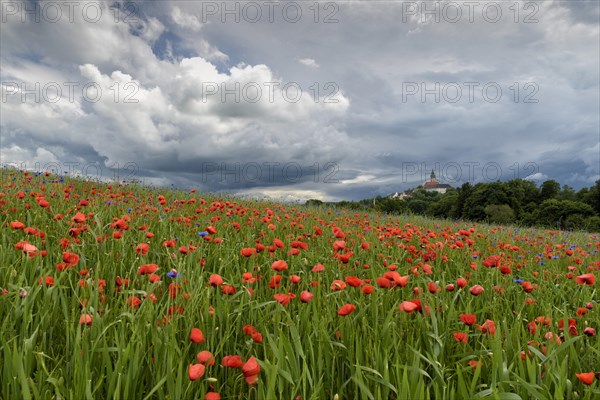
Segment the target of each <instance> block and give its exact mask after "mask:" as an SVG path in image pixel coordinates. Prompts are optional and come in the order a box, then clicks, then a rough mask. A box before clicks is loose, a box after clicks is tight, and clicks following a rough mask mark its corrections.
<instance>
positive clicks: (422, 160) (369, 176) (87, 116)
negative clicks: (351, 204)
mask: <svg viewBox="0 0 600 400" xmlns="http://www.w3.org/2000/svg"><path fill="white" fill-rule="evenodd" d="M208 3H210V2H178V1H173V2H166V1H155V2H135V3H129V4H133V6H131V5H129V6H126V5H125V3H117V4H118V6H117V8H118V7H120V8H119V9H120V10H121V11H123V10H126V9H125V8H124V7H129V9H127V10H128V14H127V15H128V16H129V17H130V18H129V19H131V20H127V21H124V20H123V18H121V19H119V20H118V21H115V18H112V17H114V13H113V14H110V16H111V18H103V19H101V20H99V21H97V22H95V23H89V22H86V21H85V20H83V19H81V18H79V19H77V18H76V19H75V21H72V22H71V21H66V20H65V19H63V20H61V21H58V22H57V23H44V22H43V21H42V22H41V23H30V22H29V23H22V22H21V21H20V19H18V20H17V19H15V18H13V16H11V15H7V16H6V21H3V26H2V39H1V40H2V52H1V53H0V58H1V61H2V71H1V75H2V82H3V104H2V106H3V107H2V108H3V110H2V113H1V115H0V117H1V118H0V119H1V121H0V126H1V139H2V142H1V148H0V150H1V152H2V159H3V162H5V161H7V160H9V161H10V160H13V161H19V160H20V161H24V160H27V161H28V162H30V163H31V162H36V160H37V161H39V162H46V163H49V162H62V163H67V162H71V161H73V162H80V163H86V162H87V163H94V164H98V165H100V166H101V167H102V168H103V171H106V172H105V175H106V176H109V175H110V176H120V177H121V176H123V174H124V175H125V176H126V177H132V176H134V175H135V177H136V178H139V179H140V180H142V181H144V182H146V183H150V184H156V185H167V186H169V185H171V184H173V185H176V186H181V187H198V188H201V189H203V190H211V191H227V192H236V193H241V194H251V195H256V196H260V195H268V196H273V197H277V198H280V199H284V200H297V199H301V198H309V197H318V198H323V199H324V200H333V199H343V198H349V199H360V198H364V197H370V196H374V195H378V194H382V195H383V194H388V193H391V192H395V191H399V190H404V189H407V188H410V187H414V186H416V185H418V184H421V183H423V181H424V180H425V179H427V178H428V175H429V173H430V171H431V169H432V168H434V169H436V171H437V173H438V176H439V177H440V178H441V179H442V180H443V181H446V182H447V183H450V184H452V185H453V186H458V185H460V184H462V182H465V181H470V182H472V183H476V182H481V181H486V180H488V181H489V180H495V179H510V178H513V177H520V178H524V177H526V176H528V175H534V176H535V177H538V178H540V179H546V178H547V179H556V180H559V181H560V182H561V183H565V184H569V185H571V186H574V187H576V188H578V187H582V186H589V185H591V184H593V182H594V180H596V179H598V178H600V144H599V142H600V120H599V112H598V109H599V107H600V104H599V92H600V90H599V71H598V68H599V58H600V55H599V47H600V46H599V35H600V29H599V24H598V15H599V13H598V10H599V6H598V3H597V2H592V1H583V2H564V1H544V2H541V1H540V2H520V3H518V7H517V8H518V10H519V13H518V15H515V14H514V7H513V9H509V8H508V5H511V4H513V3H512V2H510V4H509V3H506V4H504V3H500V2H495V3H498V4H503V6H502V7H503V8H502V19H501V20H499V21H497V22H490V16H492V14H488V15H483V14H482V12H481V8H483V3H482V4H481V5H480V7H479V8H477V9H476V11H475V14H474V20H473V21H472V22H471V21H469V20H468V18H467V16H468V13H467V9H466V8H464V6H463V9H462V11H463V17H462V18H461V19H460V20H459V21H457V22H448V21H447V20H446V19H447V16H445V15H443V14H440V15H433V16H432V15H425V14H423V13H420V12H416V13H413V12H409V10H413V11H414V10H419V7H422V4H423V3H421V2H356V1H353V2H335V3H331V4H333V5H332V6H328V7H331V8H328V9H325V4H324V3H319V7H321V8H320V9H319V14H318V16H317V17H318V18H317V17H315V15H314V7H313V9H311V8H309V5H308V4H302V5H301V8H302V13H303V14H302V18H300V19H299V20H298V21H297V22H295V23H291V22H290V21H288V20H286V19H285V18H284V17H283V16H282V14H277V13H276V14H275V19H274V21H273V22H270V21H269V20H268V19H267V18H266V15H267V14H263V18H261V19H259V20H258V21H256V22H249V21H247V15H246V16H244V15H240V16H239V17H241V18H240V21H239V22H237V23H236V22H235V21H233V20H232V16H231V15H230V16H229V17H228V18H226V19H227V21H226V22H222V20H221V19H222V17H223V16H222V15H220V14H219V13H217V14H215V15H207V9H206V7H207V4H208ZM222 3H223V2H214V3H210V4H208V5H212V6H215V5H216V6H217V7H218V8H220V7H221V5H222ZM230 3H233V2H230ZM119 4H120V5H119ZM247 4H249V3H248V2H242V3H239V4H238V5H239V7H241V8H240V10H241V9H243V7H244V5H247ZM259 4H260V3H259ZM299 4H300V3H299ZM311 4H312V3H311ZM327 4H329V3H327ZM447 4H448V2H428V5H427V7H429V8H430V9H431V7H433V6H437V7H439V9H440V10H442V9H443V7H447ZM457 4H459V5H460V4H462V3H460V2H458V3H457ZM507 4H508V5H507ZM531 4H533V6H532V5H531ZM108 5H112V6H113V7H115V5H113V4H112V3H111V4H108V3H107V6H108ZM230 6H231V5H230ZM231 7H233V6H231ZM407 7H408V8H407ZM410 7H417V8H416V9H415V8H413V9H411V8H410ZM218 11H219V12H220V11H222V10H218ZM264 11H265V10H263V12H264ZM279 12H280V10H279ZM121 16H123V13H122V14H121ZM325 16H329V17H330V18H329V19H330V20H329V21H328V22H329V23H325V21H324V19H325ZM18 17H20V16H18ZM526 17H530V18H529V20H528V22H525V20H526ZM315 18H317V19H318V22H315ZM436 18H438V19H439V21H437V22H436ZM515 19H516V20H517V21H516V22H515ZM70 81H76V82H79V83H82V84H83V83H85V82H89V81H94V82H98V83H99V84H101V85H102V87H104V88H105V91H104V96H103V97H102V99H100V100H99V101H97V102H86V101H81V99H80V97H81V96H78V98H77V99H76V100H75V101H65V100H64V99H61V101H58V102H55V103H50V102H47V101H43V100H42V101H39V102H32V101H30V100H28V99H30V98H31V97H29V98H26V99H25V101H22V99H23V95H22V94H21V93H19V92H15V91H14V87H12V86H10V85H9V86H7V82H9V83H10V82H26V83H27V85H28V86H27V88H28V89H31V88H32V87H34V86H33V85H34V84H35V83H36V82H38V83H40V84H41V85H42V87H43V85H44V84H47V83H48V82H55V83H56V82H58V83H59V84H61V83H64V82H70ZM273 82H275V83H277V85H278V88H279V89H281V87H282V86H284V85H286V84H294V85H297V87H300V88H301V94H302V98H301V100H300V101H298V102H291V101H289V100H287V99H285V98H283V97H284V96H282V93H283V92H282V91H281V90H280V91H279V92H275V93H274V94H275V95H276V96H275V97H276V98H275V99H274V100H273V101H268V100H266V96H267V92H263V97H262V98H261V100H260V101H258V102H253V101H248V99H247V98H244V97H243V96H242V98H241V99H239V101H237V100H238V99H236V97H235V95H229V96H228V97H227V96H226V97H225V99H223V98H222V97H220V95H219V94H217V95H214V96H212V97H210V98H209V99H208V100H207V98H206V96H205V94H206V89H207V87H206V85H207V84H215V85H217V86H219V85H221V84H224V85H226V86H227V85H229V86H227V87H229V88H231V87H232V86H231V85H235V84H236V83H239V84H241V87H245V86H244V85H255V84H256V85H258V86H260V87H261V88H262V89H263V90H264V89H265V85H267V86H268V85H269V84H271V83H273ZM474 84H475V85H476V86H469V85H474ZM125 85H134V86H133V87H134V88H135V96H134V97H135V100H138V102H137V103H125V102H123V96H124V95H126V94H128V93H129V92H127V91H124V88H125ZM486 85H487V86H486ZM488 86H489V88H488V89H489V92H484V91H483V89H484V88H486V87H488ZM129 87H130V88H131V87H132V86H129ZM219 87H220V86H219ZM110 88H113V89H112V90H111V89H110ZM114 88H119V90H120V92H119V98H118V100H119V101H116V100H117V99H116V97H115V96H116V93H115V89H114ZM457 88H459V90H460V96H459V97H458V98H456V95H457V93H458V92H456V90H457ZM470 88H474V90H473V93H471V92H470ZM498 88H499V89H500V90H501V96H500V97H499V98H497V99H496V98H494V91H495V90H497V89H498ZM415 90H416V92H415ZM238 94H239V93H238ZM246 94H247V93H246ZM79 95H81V93H79ZM471 95H473V96H474V97H473V98H471V97H470V96H471ZM277 96H278V97H277ZM486 96H488V97H486ZM490 96H491V98H490ZM63 97H64V96H63ZM329 100H335V102H328V101H329ZM529 100H534V101H529ZM275 163H278V165H277V164H275ZM332 165H333V167H332ZM124 166H127V168H123V167H124ZM132 166H133V169H131V168H129V167H132ZM286 167H287V168H288V169H287V170H286V169H285V168H286ZM296 170H297V171H300V172H299V173H298V172H295V171H296ZM317 170H318V171H317ZM284 171H286V172H284Z"/></svg>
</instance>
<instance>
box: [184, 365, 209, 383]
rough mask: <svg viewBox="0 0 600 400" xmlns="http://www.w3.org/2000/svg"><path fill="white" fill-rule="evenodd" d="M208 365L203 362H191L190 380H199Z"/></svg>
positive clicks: (189, 369)
mask: <svg viewBox="0 0 600 400" xmlns="http://www.w3.org/2000/svg"><path fill="white" fill-rule="evenodd" d="M205 369H206V367H205V366H204V365H202V364H190V366H189V368H188V377H189V378H190V381H195V380H198V379H200V378H201V377H202V375H204V370H205Z"/></svg>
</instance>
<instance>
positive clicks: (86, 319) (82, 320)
mask: <svg viewBox="0 0 600 400" xmlns="http://www.w3.org/2000/svg"><path fill="white" fill-rule="evenodd" d="M79 325H88V326H90V325H92V316H91V315H90V314H82V315H81V317H79Z"/></svg>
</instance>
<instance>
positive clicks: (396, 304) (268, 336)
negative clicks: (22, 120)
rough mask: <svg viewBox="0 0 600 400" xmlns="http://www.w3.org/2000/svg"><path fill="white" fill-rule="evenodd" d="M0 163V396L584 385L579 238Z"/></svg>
mask: <svg viewBox="0 0 600 400" xmlns="http://www.w3.org/2000/svg"><path fill="white" fill-rule="evenodd" d="M2 174H3V177H2V187H1V189H0V207H1V208H0V210H1V212H2V213H1V221H0V223H1V226H2V228H1V229H2V237H1V240H0V246H1V248H0V324H1V329H2V335H1V337H0V345H1V350H0V381H1V389H0V390H1V391H0V397H1V398H2V399H6V400H9V399H10V400H12V399H17V398H23V399H30V398H33V399H38V398H39V399H50V398H56V399H149V398H157V399H174V400H175V399H218V398H221V399H241V398H246V399H333V398H336V399H361V400H362V399H428V398H435V399H472V398H490V399H503V400H509V399H550V398H564V399H590V400H591V399H598V398H600V383H599V380H600V341H598V338H597V337H596V332H597V330H598V329H599V328H600V314H599V312H600V304H599V303H600V294H599V293H598V283H597V277H598V273H599V272H598V271H600V255H599V251H600V236H598V235H592V234H586V233H570V232H562V231H547V230H527V229H517V228H508V227H502V226H498V227H495V226H487V225H480V224H472V223H456V222H449V221H435V220H431V219H425V218H416V217H410V218H409V217H401V216H400V217H397V216H396V217H392V216H388V215H384V214H375V213H372V214H364V213H356V212H355V211H340V210H338V209H333V208H326V207H304V206H292V205H280V204H272V203H267V202H253V201H247V200H239V199H235V198H220V197H217V196H215V195H208V194H200V193H196V192H195V191H194V190H191V191H188V192H184V191H175V190H169V189H152V188H144V187H139V186H136V185H127V184H118V183H113V184H108V183H101V182H86V181H81V180H70V179H67V178H62V177H57V176H52V175H46V174H44V175H40V174H33V173H24V172H18V171H12V170H3V171H2Z"/></svg>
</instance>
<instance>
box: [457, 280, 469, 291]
mask: <svg viewBox="0 0 600 400" xmlns="http://www.w3.org/2000/svg"><path fill="white" fill-rule="evenodd" d="M456 286H458V287H459V288H460V289H464V288H465V287H466V286H467V280H466V279H465V278H457V279H456Z"/></svg>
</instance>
